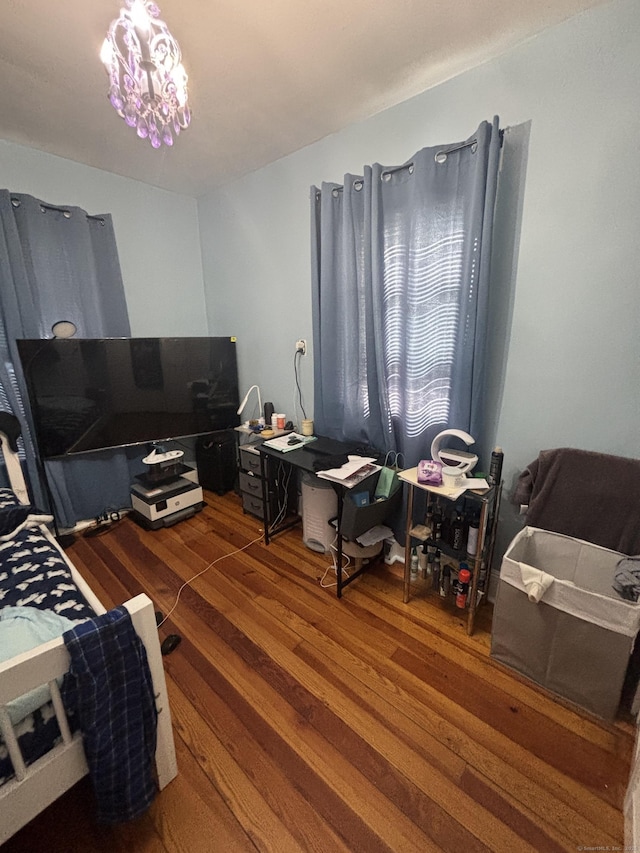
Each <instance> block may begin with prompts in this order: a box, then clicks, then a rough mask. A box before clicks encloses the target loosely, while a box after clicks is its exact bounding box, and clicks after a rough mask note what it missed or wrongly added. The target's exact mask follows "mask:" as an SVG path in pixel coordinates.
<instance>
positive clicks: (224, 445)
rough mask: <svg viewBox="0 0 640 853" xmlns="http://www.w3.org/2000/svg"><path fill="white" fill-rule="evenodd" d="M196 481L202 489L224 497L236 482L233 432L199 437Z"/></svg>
mask: <svg viewBox="0 0 640 853" xmlns="http://www.w3.org/2000/svg"><path fill="white" fill-rule="evenodd" d="M196 463H197V465H198V479H199V480H200V485H201V486H202V488H203V489H208V490H209V491H210V492H216V493H217V494H218V495H224V494H225V493H226V492H230V491H231V490H232V489H233V488H234V486H235V482H236V476H237V472H238V462H237V457H236V435H235V432H234V431H233V430H221V431H220V432H212V433H209V435H201V436H199V437H198V439H197V441H196Z"/></svg>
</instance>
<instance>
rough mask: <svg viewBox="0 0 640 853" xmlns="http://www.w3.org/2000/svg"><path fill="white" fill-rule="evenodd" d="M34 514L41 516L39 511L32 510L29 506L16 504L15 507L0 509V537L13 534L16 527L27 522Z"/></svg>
mask: <svg viewBox="0 0 640 853" xmlns="http://www.w3.org/2000/svg"><path fill="white" fill-rule="evenodd" d="M32 514H35V515H41V514H42V513H40V512H39V510H37V509H34V507H32V506H31V504H18V505H17V506H4V507H0V536H6V535H7V534H8V533H11V532H13V531H14V530H15V529H16V527H18V526H19V525H20V524H22V523H23V521H26V520H27V517H28V516H30V515H32Z"/></svg>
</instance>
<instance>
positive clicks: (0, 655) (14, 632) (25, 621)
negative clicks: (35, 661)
mask: <svg viewBox="0 0 640 853" xmlns="http://www.w3.org/2000/svg"><path fill="white" fill-rule="evenodd" d="M75 626H76V623H75V622H72V621H71V619H67V618H66V617H65V616H59V615H58V614H57V613H53V612H51V611H50V610H38V609H37V608H35V607H4V608H3V609H2V610H0V663H3V662H4V661H7V660H10V659H11V658H12V657H15V656H16V655H19V654H22V652H28V651H30V650H31V649H35V648H36V646H39V645H41V644H42V643H46V642H47V641H48V640H55V639H56V638H57V637H61V636H62V635H63V634H64V632H65V631H69V630H70V629H71V628H75ZM50 699H51V693H50V691H49V687H48V686H47V685H46V684H42V685H41V686H40V687H36V688H34V689H33V690H31V691H29V693H25V694H24V696H18V698H17V699H13V700H12V701H11V702H9V703H8V704H7V705H6V709H7V711H8V713H9V719H10V720H11V723H12V724H13V725H14V726H17V725H18V723H19V722H20V721H21V720H24V718H25V717H26V716H28V715H29V714H32V713H33V712H34V711H35V710H36V709H37V708H39V707H40V706H41V705H44V704H46V703H47V702H49V700H50Z"/></svg>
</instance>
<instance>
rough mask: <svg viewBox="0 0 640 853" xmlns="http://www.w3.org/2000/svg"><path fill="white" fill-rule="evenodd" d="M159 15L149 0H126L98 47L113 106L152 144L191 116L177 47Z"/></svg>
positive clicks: (169, 139) (170, 137)
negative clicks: (118, 15)
mask: <svg viewBox="0 0 640 853" xmlns="http://www.w3.org/2000/svg"><path fill="white" fill-rule="evenodd" d="M159 15H160V9H159V8H158V6H156V4H155V3H153V2H151V0H125V5H124V7H123V8H122V9H120V17H119V18H117V19H116V20H114V21H112V22H111V26H110V27H109V32H108V33H107V37H106V38H105V40H104V44H103V45H102V50H101V51H100V59H101V60H102V62H103V63H104V67H105V69H106V72H107V75H108V76H109V100H110V101H111V104H112V106H113V108H114V109H115V110H116V112H117V113H118V115H119V116H121V118H123V119H124V120H125V122H126V123H127V124H128V125H129V127H133V128H135V130H136V133H137V134H138V136H139V137H140V138H141V139H148V140H149V142H150V143H151V145H152V146H153V147H154V148H160V146H161V145H162V143H164V144H165V145H173V142H174V139H175V138H176V137H177V136H178V134H179V133H180V131H181V130H184V129H185V128H187V127H188V126H189V123H190V121H191V112H190V110H189V105H188V103H187V74H186V71H185V70H184V66H183V65H182V61H181V60H182V56H181V54H180V47H179V46H178V42H177V41H176V40H175V38H174V37H173V36H172V35H171V33H170V32H169V28H168V27H167V25H166V24H165V22H164V21H162V20H161V19H160V17H159Z"/></svg>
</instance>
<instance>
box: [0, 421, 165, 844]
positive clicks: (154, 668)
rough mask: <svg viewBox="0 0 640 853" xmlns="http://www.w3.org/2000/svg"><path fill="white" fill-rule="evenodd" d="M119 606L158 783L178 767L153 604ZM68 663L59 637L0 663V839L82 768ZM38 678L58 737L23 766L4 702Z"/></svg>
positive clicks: (9, 456)
mask: <svg viewBox="0 0 640 853" xmlns="http://www.w3.org/2000/svg"><path fill="white" fill-rule="evenodd" d="M0 441H1V442H2V451H3V453H4V457H5V463H6V466H7V473H8V475H9V479H10V481H11V484H12V488H13V490H14V492H15V493H16V494H17V495H18V498H19V500H20V501H21V502H22V503H29V497H28V493H27V489H26V486H25V482H24V477H23V474H22V469H21V467H20V462H19V459H18V456H17V454H16V453H15V452H14V451H13V450H12V449H11V447H10V444H9V441H8V440H7V437H6V435H5V434H4V433H2V432H0ZM42 532H43V533H44V535H45V536H46V537H47V538H48V539H49V540H50V541H51V543H52V544H53V546H54V547H55V548H57V549H58V551H59V552H60V554H61V555H62V557H63V559H64V560H65V562H66V563H67V565H68V566H69V568H70V569H71V573H72V575H73V578H74V580H75V582H76V584H77V585H78V587H79V588H80V590H81V591H82V593H83V594H84V596H85V597H86V599H87V601H88V602H89V604H90V605H91V606H92V607H93V609H94V610H95V612H96V613H97V614H101V613H105V612H106V610H105V607H104V606H103V605H102V604H101V603H100V601H99V600H98V599H97V598H96V596H95V595H94V593H93V592H92V591H91V589H90V587H89V586H88V584H87V583H86V581H85V580H84V579H83V578H82V577H81V575H80V574H79V573H78V571H77V570H76V568H75V567H74V566H73V565H72V563H71V562H70V560H69V559H68V558H67V556H66V554H65V553H64V551H62V549H61V548H60V547H59V546H58V544H57V542H56V541H55V539H54V538H53V536H52V535H51V533H50V532H49V530H48V529H47V528H46V527H45V526H44V525H42ZM124 606H125V607H126V608H127V610H128V611H129V613H130V614H131V619H132V622H133V626H134V628H135V630H136V633H137V634H138V636H139V637H140V639H141V640H142V642H143V643H144V646H145V648H146V651H147V658H148V661H149V668H150V670H151V677H152V679H153V689H154V694H155V696H156V705H157V708H158V711H159V714H158V740H157V748H156V770H157V775H158V784H159V787H160V789H162V788H164V787H165V786H166V785H168V784H169V782H171V780H172V779H174V778H175V776H176V775H177V772H178V768H177V762H176V753H175V746H174V742H173V730H172V726H171V712H170V710H169V697H168V695H167V685H166V681H165V676H164V667H163V664H162V655H161V653H160V642H159V639H158V629H157V627H156V618H155V610H154V606H153V603H152V601H151V599H150V598H149V597H148V596H146V595H137V596H136V597H135V598H132V599H130V600H129V601H126V602H125V604H124ZM68 669H69V654H68V652H67V649H66V646H65V644H64V641H63V640H62V638H61V637H60V638H59V639H57V640H51V641H50V642H48V643H43V644H42V645H41V646H38V648H36V649H33V650H32V651H30V652H25V653H24V654H22V655H18V656H17V657H15V658H12V659H11V660H9V661H7V662H6V663H0V731H2V736H3V738H4V741H5V743H6V745H7V748H8V750H9V754H10V756H11V761H12V763H13V767H14V770H15V778H13V779H11V780H9V781H8V782H6V783H5V784H4V785H2V786H0V844H2V843H4V842H5V841H6V840H7V839H8V838H10V837H11V836H12V835H13V834H14V833H15V832H17V831H18V830H19V829H21V828H22V827H23V826H25V824H27V823H28V822H29V821H30V820H32V819H33V818H34V817H35V816H36V815H38V814H39V813H40V812H41V811H42V810H43V809H45V808H47V806H49V805H50V804H51V803H52V802H54V801H55V800H56V799H57V798H58V797H59V796H61V795H62V794H64V793H65V791H68V790H69V788H71V786H72V785H75V783H76V782H78V781H79V780H80V779H81V778H82V777H83V776H84V775H85V774H86V773H87V772H88V768H87V762H86V759H85V755H84V748H83V743H82V735H81V734H80V733H78V732H77V733H76V734H74V735H72V734H71V732H70V730H69V725H68V722H67V717H66V714H65V711H64V707H63V705H62V700H61V698H60V690H59V688H58V684H57V681H56V679H57V678H59V677H60V676H62V675H64V673H65V672H67V670H68ZM44 683H48V684H49V689H50V691H51V697H52V700H53V705H54V708H55V713H56V717H57V718H58V724H59V726H60V731H61V733H62V740H61V741H60V743H58V745H57V746H55V747H53V749H51V750H50V751H49V752H48V753H47V754H46V755H44V756H43V757H42V758H40V759H38V761H36V762H34V763H33V764H31V765H29V766H28V767H27V766H25V763H24V760H23V758H22V754H21V752H20V748H19V746H18V742H17V739H16V736H15V734H14V731H13V727H12V725H11V722H10V721H9V715H8V713H7V711H6V709H5V708H4V706H5V705H6V704H7V703H8V702H10V701H11V700H12V699H15V698H17V697H18V696H22V695H23V694H24V693H27V692H28V691H30V690H32V689H33V688H35V687H38V686H39V685H41V684H44Z"/></svg>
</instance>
